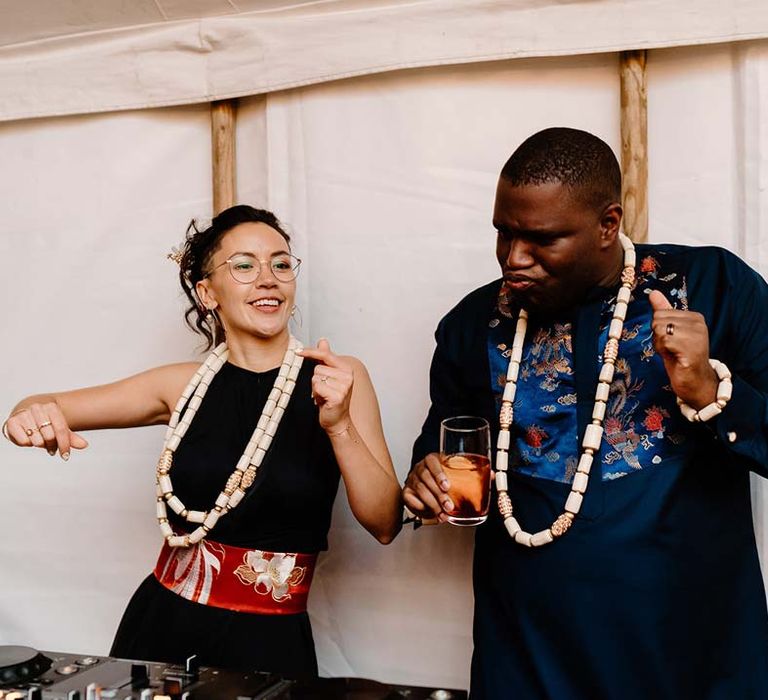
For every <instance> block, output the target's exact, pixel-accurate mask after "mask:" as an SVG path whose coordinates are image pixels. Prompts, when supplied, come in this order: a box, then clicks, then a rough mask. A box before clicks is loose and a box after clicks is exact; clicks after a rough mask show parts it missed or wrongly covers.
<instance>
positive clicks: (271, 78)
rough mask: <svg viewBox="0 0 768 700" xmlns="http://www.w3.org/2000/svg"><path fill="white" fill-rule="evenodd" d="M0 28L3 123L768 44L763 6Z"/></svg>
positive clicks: (153, 9) (63, 6)
mask: <svg viewBox="0 0 768 700" xmlns="http://www.w3.org/2000/svg"><path fill="white" fill-rule="evenodd" d="M6 4H8V5H11V3H9V2H7V0H6ZM1 5H2V3H1V2H0V6H1ZM35 7H36V8H37V11H35V9H34V8H35ZM0 15H1V16H2V17H3V26H2V27H0V95H3V99H2V100H1V101H0V121H4V120H12V119H25V118H29V117H40V116H54V115H62V114H73V113H85V112H103V111H112V110H121V109H136V108H141V107H158V106H167V105H178V104H189V103H194V102H205V101H210V100H215V99H222V98H226V97H236V96H241V95H254V94H257V93H267V92H274V91H275V90H283V89H286V88H293V87H297V86H302V85H308V84H312V83H320V82H324V81H329V80H337V79H339V78H348V77H350V76H354V75H363V74H367V73H381V72H385V71H392V70H396V69H401V68H414V67H419V66H435V65H446V64H458V63H473V62H477V61H488V60H502V59H507V58H522V57H531V56H557V55H573V54H583V53H597V52H609V51H619V50H624V49H634V48H655V47H663V46H679V45H693V44H707V43H713V42H724V41H739V40H748V39H757V38H765V37H767V36H768V9H767V8H766V3H765V0H730V2H722V0H600V2H574V1H573V0H569V1H563V0H515V1H514V2H510V1H509V0H266V1H265V0H228V2H226V3H223V2H222V1H221V0H207V2H206V3H200V2H199V0H153V1H152V2H150V1H149V0H141V1H139V0H134V2H131V3H126V2H124V1H123V0H100V1H99V2H98V3H94V1H93V0H68V1H67V2H66V3H63V2H61V0H27V2H25V3H16V6H15V7H8V8H7V9H5V8H3V9H0ZM210 15H212V16H210ZM181 18H190V19H181Z"/></svg>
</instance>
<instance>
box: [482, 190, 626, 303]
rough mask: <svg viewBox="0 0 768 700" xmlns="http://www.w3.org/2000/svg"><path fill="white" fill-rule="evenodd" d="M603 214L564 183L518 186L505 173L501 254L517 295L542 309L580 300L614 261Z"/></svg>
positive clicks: (498, 210) (499, 212)
mask: <svg viewBox="0 0 768 700" xmlns="http://www.w3.org/2000/svg"><path fill="white" fill-rule="evenodd" d="M603 214H604V213H603V212H599V211H595V210H594V209H592V208H590V207H589V206H588V205H587V204H585V203H583V202H582V201H581V200H580V199H579V198H578V197H575V196H574V195H573V194H572V193H571V192H570V191H569V189H568V188H567V187H565V186H563V185H562V184H561V183H559V182H554V183H546V184H543V185H524V186H519V187H517V186H514V185H512V184H510V183H509V182H508V181H507V180H505V179H504V178H501V179H500V180H499V184H498V187H497V189H496V203H495V206H494V211H493V225H494V227H495V228H496V231H497V238H496V258H497V259H498V261H499V265H500V266H501V271H502V274H503V276H504V280H505V282H506V285H507V287H508V288H509V291H510V293H511V296H512V298H513V299H514V300H516V301H518V302H519V303H520V304H521V305H522V306H523V307H525V308H526V309H529V310H535V311H541V312H551V311H557V310H559V309H564V308H568V307H571V306H574V305H575V304H577V303H579V302H580V301H581V300H582V299H583V297H584V295H585V294H586V292H587V290H588V289H589V288H590V287H592V286H594V285H595V284H599V283H600V282H601V281H602V278H603V277H605V275H606V273H608V270H607V266H610V265H611V259H610V257H609V256H607V255H606V250H607V249H608V247H609V246H610V245H611V243H613V242H614V241H615V235H614V236H609V237H608V238H606V236H605V223H606V222H605V221H604V220H603V218H604V217H603ZM620 218H621V214H620V209H619V219H618V220H620ZM618 220H617V221H616V228H617V229H618Z"/></svg>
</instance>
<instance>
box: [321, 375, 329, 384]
mask: <svg viewBox="0 0 768 700" xmlns="http://www.w3.org/2000/svg"><path fill="white" fill-rule="evenodd" d="M320 381H321V382H323V384H325V383H326V382H327V381H328V377H326V376H325V375H323V376H322V377H320Z"/></svg>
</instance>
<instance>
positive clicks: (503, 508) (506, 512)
mask: <svg viewBox="0 0 768 700" xmlns="http://www.w3.org/2000/svg"><path fill="white" fill-rule="evenodd" d="M498 502H499V513H500V514H501V517H502V518H508V517H509V516H510V515H512V501H511V500H510V498H509V494H508V493H507V492H506V491H499V496H498Z"/></svg>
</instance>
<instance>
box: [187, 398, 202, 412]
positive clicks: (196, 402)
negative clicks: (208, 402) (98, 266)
mask: <svg viewBox="0 0 768 700" xmlns="http://www.w3.org/2000/svg"><path fill="white" fill-rule="evenodd" d="M201 403H203V397H202V396H193V397H192V398H191V399H190V400H189V407H190V408H191V409H192V410H193V411H197V409H198V408H200V404H201Z"/></svg>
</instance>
